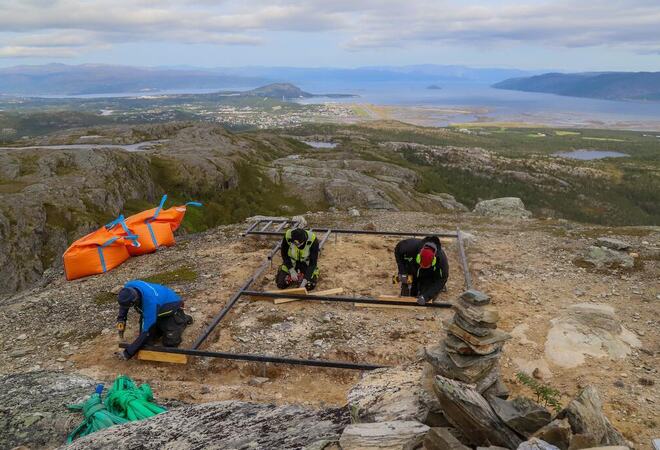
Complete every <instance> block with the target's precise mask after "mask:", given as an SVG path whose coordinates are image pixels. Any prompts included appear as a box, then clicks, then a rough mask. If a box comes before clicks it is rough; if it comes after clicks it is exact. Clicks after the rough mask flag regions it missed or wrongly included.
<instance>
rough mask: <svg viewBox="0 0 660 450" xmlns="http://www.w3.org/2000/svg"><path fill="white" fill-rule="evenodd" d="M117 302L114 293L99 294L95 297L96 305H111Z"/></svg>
mask: <svg viewBox="0 0 660 450" xmlns="http://www.w3.org/2000/svg"><path fill="white" fill-rule="evenodd" d="M116 302H117V296H116V295H115V294H113V293H112V292H99V293H97V294H96V295H94V304H96V305H99V306H102V305H111V304H113V303H116Z"/></svg>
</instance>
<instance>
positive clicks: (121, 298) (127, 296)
mask: <svg viewBox="0 0 660 450" xmlns="http://www.w3.org/2000/svg"><path fill="white" fill-rule="evenodd" d="M139 299H140V293H139V292H138V290H137V289H134V288H130V287H129V288H122V290H121V291H119V294H117V302H119V305H120V306H123V307H127V308H130V307H131V306H133V304H134V303H135V302H136V301H138V300H139Z"/></svg>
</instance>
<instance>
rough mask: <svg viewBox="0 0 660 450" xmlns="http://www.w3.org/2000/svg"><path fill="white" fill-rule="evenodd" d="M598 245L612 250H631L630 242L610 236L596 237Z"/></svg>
mask: <svg viewBox="0 0 660 450" xmlns="http://www.w3.org/2000/svg"><path fill="white" fill-rule="evenodd" d="M596 245H597V246H599V247H605V248H610V249H612V250H619V251H622V250H630V244H629V243H627V242H624V241H622V240H620V239H614V238H610V237H599V238H598V239H596Z"/></svg>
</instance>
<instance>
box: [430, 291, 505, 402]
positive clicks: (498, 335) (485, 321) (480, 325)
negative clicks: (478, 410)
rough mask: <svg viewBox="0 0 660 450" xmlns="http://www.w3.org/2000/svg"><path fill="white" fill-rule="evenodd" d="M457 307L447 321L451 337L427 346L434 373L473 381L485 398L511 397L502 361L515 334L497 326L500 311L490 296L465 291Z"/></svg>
mask: <svg viewBox="0 0 660 450" xmlns="http://www.w3.org/2000/svg"><path fill="white" fill-rule="evenodd" d="M453 308H454V310H455V313H454V316H453V317H452V318H451V319H450V320H449V321H447V322H445V326H446V328H447V338H446V339H445V340H444V341H443V342H441V343H440V344H439V345H436V346H433V347H429V348H427V349H426V361H427V362H428V363H429V364H430V365H431V367H432V369H433V376H435V375H442V376H443V377H446V378H450V379H453V380H458V381H462V382H464V383H468V384H473V385H475V386H476V390H477V391H479V393H481V394H482V395H483V396H484V397H488V396H496V397H500V398H507V397H508V395H509V392H508V389H507V387H506V385H505V384H504V382H503V381H502V379H501V377H500V370H499V364H498V362H499V358H500V355H501V353H502V347H503V346H504V342H505V341H506V340H508V339H510V338H511V336H510V335H509V334H507V333H505V332H503V331H500V330H498V329H497V322H498V320H499V314H498V312H497V309H496V308H495V307H494V306H493V305H491V304H490V297H489V296H488V295H486V294H484V293H483V292H480V291H477V290H472V289H471V290H468V291H465V292H464V293H463V294H461V296H460V298H459V299H458V300H457V301H456V304H455V305H454V306H453Z"/></svg>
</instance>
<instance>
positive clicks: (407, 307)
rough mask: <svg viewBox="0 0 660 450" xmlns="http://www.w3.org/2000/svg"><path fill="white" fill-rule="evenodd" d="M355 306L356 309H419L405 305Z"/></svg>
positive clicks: (373, 304) (367, 304) (366, 304)
mask: <svg viewBox="0 0 660 450" xmlns="http://www.w3.org/2000/svg"><path fill="white" fill-rule="evenodd" d="M355 306H356V307H358V308H381V309H383V308H387V309H410V310H416V309H419V308H417V307H415V306H405V305H378V304H375V303H355Z"/></svg>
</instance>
